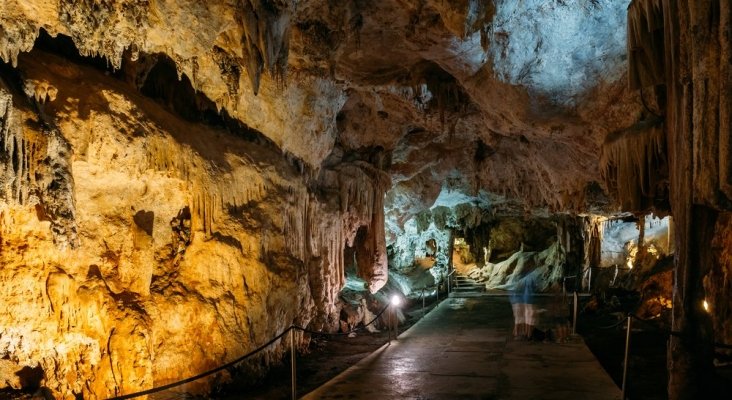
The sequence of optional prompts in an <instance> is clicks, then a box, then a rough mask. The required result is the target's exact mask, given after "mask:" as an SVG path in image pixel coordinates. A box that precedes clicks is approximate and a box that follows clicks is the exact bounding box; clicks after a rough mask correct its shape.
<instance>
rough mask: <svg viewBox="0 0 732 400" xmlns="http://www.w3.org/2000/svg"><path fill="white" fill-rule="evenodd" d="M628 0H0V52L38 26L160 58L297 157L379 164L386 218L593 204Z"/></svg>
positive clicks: (119, 67) (620, 75)
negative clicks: (466, 207) (475, 207)
mask: <svg viewBox="0 0 732 400" xmlns="http://www.w3.org/2000/svg"><path fill="white" fill-rule="evenodd" d="M628 3H629V1H628V0H593V1H584V0H552V1H539V0H527V1H520V2H518V1H513V0H494V1H486V0H458V1H444V0H419V1H404V0H384V1H365V0H350V1H335V0H302V1H295V0H241V1H227V0H215V1H205V2H202V1H197V0H134V1H121V0H117V1H113V0H107V1H101V2H100V1H91V0H87V1H71V0H58V1H48V0H2V1H1V2H0V8H1V9H2V13H0V58H2V60H3V61H5V62H7V63H11V64H12V65H17V60H18V57H19V54H22V53H24V52H29V51H31V50H32V49H33V48H34V44H35V43H36V39H37V37H38V36H39V35H40V34H41V32H42V31H45V32H47V33H48V34H49V35H50V36H52V37H56V36H58V35H63V37H68V38H70V39H71V40H72V41H73V43H74V45H75V47H76V48H77V49H78V52H79V53H80V54H81V55H82V56H85V57H92V56H95V57H103V59H104V60H105V62H106V63H107V65H108V66H109V68H110V69H111V70H114V71H117V72H116V73H117V75H119V76H121V77H123V78H122V79H124V80H126V81H127V82H128V83H130V84H132V85H137V86H138V89H142V86H143V82H144V78H145V77H146V76H147V75H148V74H149V73H150V71H151V69H152V68H153V66H154V65H155V64H156V62H158V61H156V60H160V59H163V58H164V59H166V60H169V61H170V62H171V63H172V65H174V67H175V69H176V71H177V73H178V74H179V75H180V76H181V77H183V76H185V78H186V79H188V80H189V81H190V83H191V85H192V87H193V88H194V89H195V90H196V92H197V93H198V94H199V95H201V96H202V97H204V98H205V99H206V102H202V103H201V104H204V106H205V105H206V104H208V106H209V107H211V108H215V109H216V111H217V112H219V113H225V114H226V115H227V116H230V117H231V118H233V119H235V120H237V121H238V122H240V123H241V124H243V125H246V126H247V127H249V128H251V129H252V130H255V131H257V132H259V133H261V134H262V135H263V136H264V137H266V138H267V139H268V140H269V141H271V142H272V143H274V144H275V145H276V146H277V147H278V148H279V149H280V150H281V151H282V152H283V153H285V154H287V155H288V157H292V158H294V159H297V160H299V162H301V163H302V165H303V166H304V168H305V169H307V170H308V171H315V172H317V171H319V170H320V169H321V168H323V167H326V166H331V165H336V164H338V162H339V161H340V160H341V159H344V158H347V157H356V158H359V159H363V160H368V161H370V162H372V163H376V164H378V166H379V167H380V168H383V169H386V170H387V172H388V174H389V175H390V176H391V181H392V188H391V190H390V191H389V192H388V193H387V199H386V204H385V205H386V207H387V210H390V211H388V213H389V215H388V218H390V219H391V220H393V219H394V218H396V217H395V215H398V216H400V217H399V218H403V217H404V216H405V215H407V216H408V215H412V214H414V213H416V212H418V211H419V210H422V209H427V208H430V207H432V206H433V205H434V204H435V200H436V199H438V196H440V193H441V192H442V191H453V192H457V193H459V194H460V196H457V197H461V198H462V199H463V201H464V200H465V199H475V201H476V204H481V205H486V206H487V207H495V208H496V209H501V207H503V208H505V209H512V210H524V211H525V210H530V209H534V210H548V211H592V210H596V211H608V210H612V209H613V207H615V205H614V204H613V201H612V200H609V199H608V198H607V197H606V196H605V195H604V189H603V184H602V183H600V182H602V179H601V176H600V171H599V167H598V154H599V153H600V147H601V145H602V143H603V140H604V138H605V137H606V135H607V134H608V133H611V132H614V131H618V130H621V129H623V128H626V127H628V126H631V125H633V123H634V122H636V121H638V120H639V119H640V118H642V113H643V109H642V107H641V103H640V101H639V99H638V95H637V94H636V93H634V92H631V91H629V90H628V88H627V86H628V85H627V78H626V70H627V67H626V64H625V63H626V48H625V36H626V27H625V14H626V9H627V6H628ZM120 71H121V72H120ZM374 160H378V161H377V162H374ZM448 197H449V196H448ZM448 205H449V204H448Z"/></svg>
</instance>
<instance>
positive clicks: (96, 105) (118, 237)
mask: <svg viewBox="0 0 732 400" xmlns="http://www.w3.org/2000/svg"><path fill="white" fill-rule="evenodd" d="M690 3H693V4H680V2H675V1H671V0H643V1H641V0H636V1H633V2H630V1H629V0H593V1H581V0H562V1H538V0H525V1H520V2H517V1H512V0H459V1H445V0H419V1H414V2H403V1H394V0H384V1H378V2H365V1H363V0H349V1H324V0H241V1H233V2H232V1H223V0H212V1H196V0H155V1H152V0H105V1H92V0H83V1H70V0H0V61H2V62H0V185H1V186H2V187H1V188H0V285H1V286H2V288H3V290H2V291H1V292H0V304H2V305H3V307H2V308H0V373H1V374H2V375H0V385H9V386H12V387H17V386H19V385H20V386H23V385H25V384H24V383H23V382H21V379H19V378H18V379H16V377H19V375H16V372H17V371H19V370H21V369H23V368H29V369H31V370H32V371H40V372H41V373H40V378H38V380H39V382H36V383H37V384H42V385H43V386H45V387H47V388H49V389H50V390H51V392H52V393H53V395H55V396H57V397H59V398H68V399H71V398H74V397H75V396H77V395H82V396H84V398H90V399H93V398H106V397H109V396H114V395H116V394H123V393H130V392H133V391H136V390H140V389H145V388H150V387H152V386H156V385H160V384H164V383H167V382H169V381H172V380H175V379H177V378H181V377H185V376H189V375H194V374H196V373H199V372H201V371H204V370H207V369H209V368H211V367H214V366H217V365H220V364H222V363H224V362H226V361H228V360H231V359H233V358H236V357H237V356H239V355H241V354H244V353H246V352H247V351H249V350H251V349H253V348H256V347H257V346H259V345H260V344H262V343H264V342H266V341H267V340H268V339H270V338H272V337H274V336H275V335H276V334H278V333H280V332H281V331H282V330H283V329H285V328H286V327H288V326H289V325H290V324H293V323H294V324H299V325H303V326H308V327H310V328H311V329H324V330H335V329H338V326H339V320H338V319H339V314H340V309H339V307H340V304H341V302H340V300H339V298H338V296H339V292H340V290H341V289H342V288H343V287H344V285H345V283H346V269H347V268H349V267H351V266H352V265H353V266H355V269H354V273H355V274H357V275H358V277H359V279H361V281H359V282H365V285H366V286H367V287H366V288H365V289H366V290H369V291H371V292H377V291H378V290H379V289H380V288H382V287H384V286H385V285H386V283H387V279H388V277H389V276H390V273H391V272H394V271H396V272H399V271H401V272H404V271H405V270H407V269H409V268H412V267H413V266H414V265H415V264H420V263H425V261H426V260H427V259H430V257H433V258H434V268H433V270H434V272H435V278H436V279H438V280H439V279H440V277H441V276H443V275H444V274H445V273H446V272H447V265H448V264H449V261H450V260H449V257H450V254H452V243H453V239H454V238H455V237H456V236H457V235H458V234H463V235H465V236H467V239H468V241H469V242H471V243H472V245H473V247H474V252H475V256H477V260H478V261H479V262H482V261H485V262H487V263H490V262H491V257H490V256H487V257H486V253H485V252H482V251H477V252H476V250H475V249H478V250H480V249H482V248H483V247H486V248H487V247H489V246H488V244H489V236H488V232H489V231H490V229H492V228H491V227H492V225H491V224H493V223H494V222H495V221H497V218H503V217H511V218H517V217H519V216H521V217H528V216H530V217H537V218H548V217H554V218H555V220H554V221H555V222H556V221H559V222H557V223H556V225H553V227H555V228H556V232H555V236H556V240H555V241H553V242H552V243H553V244H552V246H554V247H552V249H553V250H552V251H551V253H552V257H554V256H556V257H555V258H554V259H552V262H551V263H550V264H551V265H557V264H559V263H560V259H561V257H560V255H561V256H562V257H566V258H565V259H563V261H566V264H567V265H571V266H572V268H575V269H577V270H578V271H579V270H580V269H582V268H584V267H586V266H590V265H592V266H598V265H600V264H601V263H600V261H601V252H600V244H599V243H600V242H601V236H602V231H601V223H602V220H603V218H606V217H607V216H608V215H609V214H612V213H615V212H617V211H621V210H622V211H626V212H632V213H635V214H637V215H645V214H646V213H647V212H649V211H655V212H657V213H659V214H661V215H665V214H668V213H670V214H672V215H673V217H674V221H678V222H677V223H678V229H675V230H674V235H675V238H676V240H675V244H674V247H675V249H677V251H678V253H677V264H678V265H677V268H676V275H675V277H676V281H675V282H676V285H677V287H676V289H677V290H676V292H675V296H674V313H675V322H674V324H675V328H676V329H680V330H683V331H685V332H687V331H688V332H689V334H691V335H692V336H694V337H695V338H699V339H700V341H701V342H703V343H704V346H702V345H700V346H701V347H703V348H701V347H700V348H689V347H688V346H686V347H685V345H684V344H683V343H675V344H674V346H672V353H673V356H672V357H671V359H672V361H673V362H672V366H673V368H674V370H673V371H676V372H672V377H673V379H672V381H673V384H672V385H671V387H672V390H673V391H675V393H677V394H678V396H681V397H683V395H684V394H687V393H691V392H692V391H693V389H689V388H692V387H693V385H692V384H686V383H683V382H685V381H682V382H681V383H678V382H679V379H681V378H679V377H680V376H684V374H688V373H689V371H691V370H692V369H693V368H692V367H694V368H695V367H697V366H703V367H704V368H708V367H709V364H710V363H709V360H710V357H709V353H710V352H709V342H710V340H711V336H712V335H711V334H710V333H709V332H711V327H714V332H715V335H717V336H716V337H715V338H716V339H717V340H720V341H729V339H730V334H731V333H730V332H731V331H730V328H729V326H728V322H729V312H730V310H731V309H732V308H731V307H729V306H728V304H729V299H730V289H729V285H726V286H725V285H724V284H721V283H718V282H719V281H723V282H724V280H725V279H727V278H728V275H729V274H728V272H729V271H728V270H729V262H728V261H729V251H728V250H727V249H728V248H729V245H730V244H729V243H728V240H726V239H725V238H726V236H725V235H726V234H727V233H728V231H729V226H730V221H729V218H728V215H727V214H728V212H729V210H730V209H731V207H730V203H729V199H730V197H732V190H730V168H729V158H730V157H729V135H728V134H727V133H729V126H728V122H729V121H728V119H729V115H728V111H729V90H728V86H729V83H730V80H729V76H728V75H729V71H728V70H729V65H728V63H725V62H723V61H724V60H726V59H728V58H729V57H728V56H729V54H728V53H729V46H728V44H729V43H728V42H729V37H728V35H726V34H725V32H727V31H728V30H729V17H730V5H729V4H728V2H727V1H721V2H714V1H711V0H704V1H698V2H696V1H695V2H690ZM628 6H630V8H629V9H628ZM626 18H627V19H626ZM692 43H694V46H692ZM661 63H663V65H661ZM641 89H643V90H641ZM708 115H713V116H714V117H713V118H706V117H705V116H708ZM555 213H560V214H558V215H559V216H558V217H557V215H555ZM710 227H713V228H710ZM694 233H699V235H695V234H694ZM508 242H509V241H506V243H508ZM705 243H714V244H715V245H714V249H713V250H710V251H707V250H704V249H703V244H705ZM508 247H509V246H506V249H504V250H505V252H506V253H507V254H506V256H508V255H510V254H511V253H513V252H515V251H516V250H517V249H508ZM546 247H548V244H547V246H542V247H541V248H539V247H537V248H535V249H532V250H536V251H541V250H543V249H545V248H546ZM560 249H561V251H560ZM527 250H528V249H527ZM481 254H482V255H481ZM496 254H497V253H496ZM481 257H483V258H482V259H481ZM547 257H548V255H547ZM545 258H546V257H545ZM550 258H551V257H550ZM494 261H502V260H494ZM554 261H556V262H554ZM494 264H495V263H494ZM483 265H486V264H485V263H484V264H483ZM547 265H549V264H547ZM564 272H567V271H564ZM552 273H554V272H552ZM505 277H506V276H505V274H504V276H503V278H501V279H500V280H501V281H502V282H503V281H504V280H505V279H504V278H505ZM727 281H729V279H727ZM503 283H505V282H503ZM683 285H690V286H683ZM705 296H706V297H705ZM704 297H705V298H706V299H707V300H708V302H711V303H712V304H713V309H714V310H716V311H718V313H715V314H714V315H708V314H701V311H700V309H699V308H698V304H699V302H700V301H701V300H702V299H703V298H704ZM361 313H362V312H361V311H359V315H361ZM362 314H364V315H365V314H366V313H365V312H363V313H362ZM725 321H727V322H725ZM351 322H353V321H351ZM697 322H698V324H697ZM695 327H699V328H698V329H697V328H695ZM191 338H198V339H199V340H192V339H191ZM300 339H301V340H302V341H301V344H304V342H305V340H306V339H304V338H300ZM697 350H699V351H697ZM701 350H703V351H701ZM282 351H283V350H282V343H279V342H278V343H276V344H275V345H274V346H272V347H270V348H268V349H267V350H266V352H264V353H261V355H260V356H258V358H257V359H254V360H252V362H251V363H250V364H249V365H248V368H251V369H252V370H257V369H259V368H260V367H262V366H266V365H267V364H268V363H269V362H271V361H273V360H277V359H278V358H279V356H281V354H282ZM689 354H699V355H703V357H702V358H703V359H699V360H697V359H695V358H693V357H691V360H692V361H689V358H688V356H689ZM684 357H687V358H684ZM700 357H701V356H700ZM687 361H689V362H687ZM39 367H40V370H39V369H38V368H39ZM34 374H35V375H33V374H31V375H32V376H37V375H38V373H37V372H34ZM227 374H228V372H226V373H222V374H218V375H215V376H213V377H210V378H209V379H205V380H199V381H196V382H193V383H191V384H189V385H188V386H186V388H185V390H189V391H193V392H199V393H203V392H206V391H208V390H210V389H211V388H212V387H213V386H214V385H216V384H218V383H221V382H223V381H225V380H226V379H228V376H227ZM691 375H693V374H691ZM693 376H694V377H698V375H693ZM691 381H694V382H696V381H695V380H694V379H691ZM678 396H677V397H678Z"/></svg>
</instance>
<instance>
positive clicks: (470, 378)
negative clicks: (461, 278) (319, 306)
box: [304, 297, 620, 400]
mask: <svg viewBox="0 0 732 400" xmlns="http://www.w3.org/2000/svg"><path fill="white" fill-rule="evenodd" d="M540 307H541V305H540ZM512 324H513V316H512V312H511V306H510V304H509V302H508V299H507V298H505V297H503V298H501V297H472V298H449V299H447V300H446V301H443V302H442V303H441V304H440V305H439V306H438V307H436V308H435V309H434V310H433V311H432V312H430V313H429V314H427V315H426V316H425V318H423V319H422V320H421V321H419V322H418V323H416V324H415V325H414V326H412V327H411V328H410V329H408V330H407V331H406V332H404V333H402V334H401V335H400V336H399V339H398V340H396V341H392V342H391V343H390V344H387V345H385V346H383V347H382V348H380V349H379V350H378V351H376V352H374V353H373V354H371V355H370V356H368V357H366V358H364V359H363V360H361V361H360V362H359V363H357V364H356V365H354V366H352V367H351V368H349V369H348V370H346V371H345V372H343V373H342V374H340V375H338V376H337V377H335V378H333V379H332V380H330V381H329V382H327V383H326V384H325V385H323V386H321V387H320V388H318V389H316V390H314V391H313V392H311V393H309V394H308V395H306V396H305V397H304V399H361V398H370V397H378V398H394V399H397V398H398V399H561V400H565V399H570V398H583V399H599V400H602V399H619V398H620V389H618V387H617V386H616V385H615V384H614V383H613V381H612V379H611V378H610V377H609V376H608V375H607V373H606V372H605V370H603V369H602V367H601V366H600V363H599V362H598V361H597V360H596V359H595V357H594V356H593V355H592V353H591V352H590V351H589V349H588V348H587V346H586V345H585V344H584V342H583V341H582V340H581V339H579V338H574V339H573V340H572V341H571V342H570V343H561V344H559V343H548V342H534V341H515V340H513V339H512V335H511V333H512V326H513V325H512Z"/></svg>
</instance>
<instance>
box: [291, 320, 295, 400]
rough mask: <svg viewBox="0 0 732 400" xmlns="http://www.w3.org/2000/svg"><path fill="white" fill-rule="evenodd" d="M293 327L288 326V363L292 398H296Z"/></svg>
mask: <svg viewBox="0 0 732 400" xmlns="http://www.w3.org/2000/svg"><path fill="white" fill-rule="evenodd" d="M296 355H297V352H296V351H295V328H292V327H290V364H291V371H290V373H291V374H292V400H296V399H297V366H296V365H295V356H296Z"/></svg>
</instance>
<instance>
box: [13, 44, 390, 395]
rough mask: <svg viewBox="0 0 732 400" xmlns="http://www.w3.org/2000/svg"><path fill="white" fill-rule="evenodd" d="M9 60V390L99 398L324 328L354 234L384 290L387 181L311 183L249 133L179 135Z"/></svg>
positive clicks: (133, 105) (63, 67)
mask: <svg viewBox="0 0 732 400" xmlns="http://www.w3.org/2000/svg"><path fill="white" fill-rule="evenodd" d="M15 62H16V63H17V64H16V65H17V68H10V67H9V66H3V67H2V68H1V69H0V110H2V111H0V127H1V128H2V129H1V133H2V134H1V135H0V159H1V160H2V168H3V169H2V171H1V173H0V184H2V191H1V192H0V265H2V268H0V286H2V287H3V290H2V292H1V293H0V303H1V304H3V307H2V309H0V358H3V368H4V369H3V371H6V372H8V373H9V377H8V378H7V379H8V381H9V382H10V385H11V386H18V385H20V384H21V383H20V381H19V380H18V379H16V376H15V373H16V372H18V371H20V370H21V369H23V368H24V367H31V368H36V367H38V366H40V367H41V368H42V377H43V379H42V381H40V382H36V383H38V384H41V385H43V386H45V387H47V388H49V389H50V390H51V391H52V392H53V394H54V395H56V396H57V397H58V398H69V399H71V398H74V396H77V395H82V396H83V397H84V398H89V399H95V398H107V397H111V396H114V395H119V394H125V393H130V392H134V391H137V390H141V389H146V388H150V387H152V386H159V385H161V384H165V383H168V382H170V381H174V380H178V379H180V378H182V377H186V376H190V375H194V374H196V373H199V372H202V371H204V370H207V369H209V368H212V367H215V366H218V365H220V364H222V363H224V362H227V361H229V360H231V359H233V358H236V357H238V356H239V355H242V354H244V353H246V352H248V351H249V350H251V349H253V348H255V347H257V346H259V345H261V344H262V343H264V342H266V341H267V340H269V339H270V338H272V337H273V336H275V335H276V334H278V333H280V332H281V331H282V330H284V329H285V328H287V327H288V326H289V325H290V324H298V325H302V326H310V327H311V328H314V329H334V328H336V327H337V323H338V312H339V310H338V309H337V308H336V304H337V295H338V292H339V291H340V289H341V287H342V286H343V283H344V279H345V278H344V267H343V264H344V262H343V249H344V248H345V246H346V244H347V243H348V242H349V241H350V242H353V240H354V237H355V236H356V231H357V229H358V228H359V227H361V226H365V227H368V228H369V232H370V234H369V240H371V244H370V245H369V246H366V247H365V248H366V251H365V252H364V254H366V255H370V254H373V257H371V256H369V257H370V258H368V260H369V263H368V264H363V265H361V269H362V274H363V275H364V278H365V279H366V280H367V282H369V283H370V285H371V289H372V290H377V289H378V288H379V287H380V286H381V285H383V283H384V281H385V275H386V273H385V268H386V263H385V262H381V261H380V260H381V259H382V258H383V257H385V252H386V249H385V244H384V234H383V220H384V214H383V207H382V202H383V196H384V192H385V190H386V186H387V185H388V182H389V181H388V177H385V176H384V175H383V172H380V171H379V169H378V168H376V167H375V166H373V165H371V164H368V163H363V162H362V163H350V164H349V163H348V162H337V163H334V165H333V166H332V167H331V168H330V169H323V170H322V172H321V173H320V174H319V175H318V176H315V175H313V174H309V173H306V171H304V170H303V168H302V164H301V163H298V162H296V160H293V159H291V158H287V157H285V156H284V155H283V154H282V153H281V152H280V151H279V150H278V149H277V148H276V147H272V146H267V145H266V141H261V140H253V139H252V138H253V137H254V138H255V139H256V136H257V133H256V132H254V131H246V130H245V127H242V128H241V129H240V130H237V129H224V128H221V127H214V126H211V125H206V124H202V123H192V122H190V121H186V120H184V119H182V118H181V117H180V116H178V115H175V114H174V113H172V112H171V111H170V109H166V108H164V107H163V106H161V105H160V104H158V103H156V102H154V101H152V100H151V99H148V98H146V97H144V96H142V95H141V94H139V93H138V92H137V91H136V90H135V89H134V88H133V87H131V86H129V85H128V84H127V83H125V82H123V81H121V80H119V79H116V78H114V77H111V76H107V75H105V74H104V73H103V72H101V71H99V70H97V69H95V68H92V67H88V66H80V65H76V64H73V63H71V62H69V61H66V60H64V59H61V58H58V57H56V56H54V55H51V54H47V53H43V52H41V51H33V52H32V53H30V54H21V55H19V56H18V57H17V60H16V61H15ZM329 193H335V195H329ZM371 260H373V263H372V262H371ZM192 338H197V339H196V340H192ZM280 345H281V344H278V345H276V346H274V347H271V348H270V349H268V350H267V351H266V352H265V353H263V354H262V355H261V356H260V357H259V358H258V359H257V360H255V361H254V362H253V363H252V364H251V365H250V369H251V370H253V371H255V372H256V371H257V370H258V368H260V367H261V366H263V365H266V364H267V363H269V362H271V361H272V360H275V359H277V358H278V357H279V355H280V354H281V352H282V349H281V347H280ZM224 375H225V374H224ZM225 379H226V376H218V377H215V378H213V379H209V380H203V381H199V382H194V383H191V384H189V385H188V386H187V390H191V391H206V390H208V389H209V388H210V385H211V384H212V383H213V382H214V381H222V380H225ZM0 384H6V383H5V381H4V380H0Z"/></svg>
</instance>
